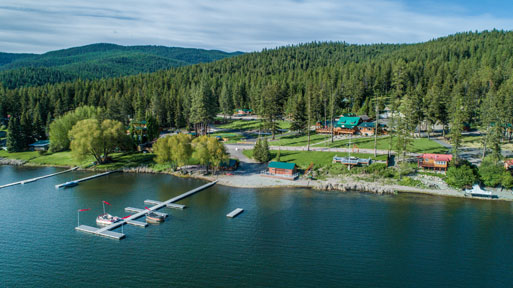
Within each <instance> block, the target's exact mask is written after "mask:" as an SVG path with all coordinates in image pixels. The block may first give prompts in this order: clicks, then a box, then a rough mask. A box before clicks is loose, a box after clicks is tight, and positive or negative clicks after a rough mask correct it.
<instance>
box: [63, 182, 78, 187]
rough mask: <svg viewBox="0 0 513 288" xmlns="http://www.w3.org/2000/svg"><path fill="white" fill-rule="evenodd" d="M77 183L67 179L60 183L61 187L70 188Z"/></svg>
mask: <svg viewBox="0 0 513 288" xmlns="http://www.w3.org/2000/svg"><path fill="white" fill-rule="evenodd" d="M77 185H78V182H77V181H68V182H66V183H64V184H62V186H61V187H63V188H71V187H75V186H77Z"/></svg>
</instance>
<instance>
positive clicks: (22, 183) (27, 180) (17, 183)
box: [0, 167, 78, 189]
mask: <svg viewBox="0 0 513 288" xmlns="http://www.w3.org/2000/svg"><path fill="white" fill-rule="evenodd" d="M77 169H78V167H74V168H71V169H68V170H64V171H61V172H57V173H52V174H48V175H44V176H39V177H35V178H31V179H26V180H21V181H18V182H14V183H10V184H5V185H1V186H0V189H2V188H7V187H11V186H14V185H20V184H21V185H24V184H27V183H32V182H35V181H37V180H41V179H45V178H49V177H52V176H56V175H59V174H64V173H68V172H71V171H74V170H77Z"/></svg>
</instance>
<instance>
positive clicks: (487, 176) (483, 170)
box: [479, 157, 504, 187]
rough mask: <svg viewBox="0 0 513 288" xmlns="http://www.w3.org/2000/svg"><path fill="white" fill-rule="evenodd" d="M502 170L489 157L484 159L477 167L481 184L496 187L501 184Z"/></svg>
mask: <svg viewBox="0 0 513 288" xmlns="http://www.w3.org/2000/svg"><path fill="white" fill-rule="evenodd" d="M503 172H504V168H503V167H502V166H500V165H498V164H497V162H496V161H494V160H493V159H492V158H490V157H486V158H485V159H484V160H483V162H482V163H481V166H479V176H480V178H481V181H483V184H484V185H486V186H489V187H496V186H498V185H500V184H501V182H502V178H503Z"/></svg>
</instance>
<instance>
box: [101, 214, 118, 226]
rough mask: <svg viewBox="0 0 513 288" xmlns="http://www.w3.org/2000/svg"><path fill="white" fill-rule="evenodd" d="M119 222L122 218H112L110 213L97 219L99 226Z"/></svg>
mask: <svg viewBox="0 0 513 288" xmlns="http://www.w3.org/2000/svg"><path fill="white" fill-rule="evenodd" d="M118 221H121V218H119V217H117V216H112V215H110V214H109V213H105V214H102V215H100V216H98V217H96V224H98V225H110V224H114V223H116V222H118Z"/></svg>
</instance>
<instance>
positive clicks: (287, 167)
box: [269, 161, 296, 170]
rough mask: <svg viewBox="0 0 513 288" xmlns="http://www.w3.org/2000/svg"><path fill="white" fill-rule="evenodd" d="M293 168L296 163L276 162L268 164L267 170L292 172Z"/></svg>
mask: <svg viewBox="0 0 513 288" xmlns="http://www.w3.org/2000/svg"><path fill="white" fill-rule="evenodd" d="M294 167H296V163H286V162H276V161H272V162H269V168H276V169H285V170H294Z"/></svg>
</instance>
